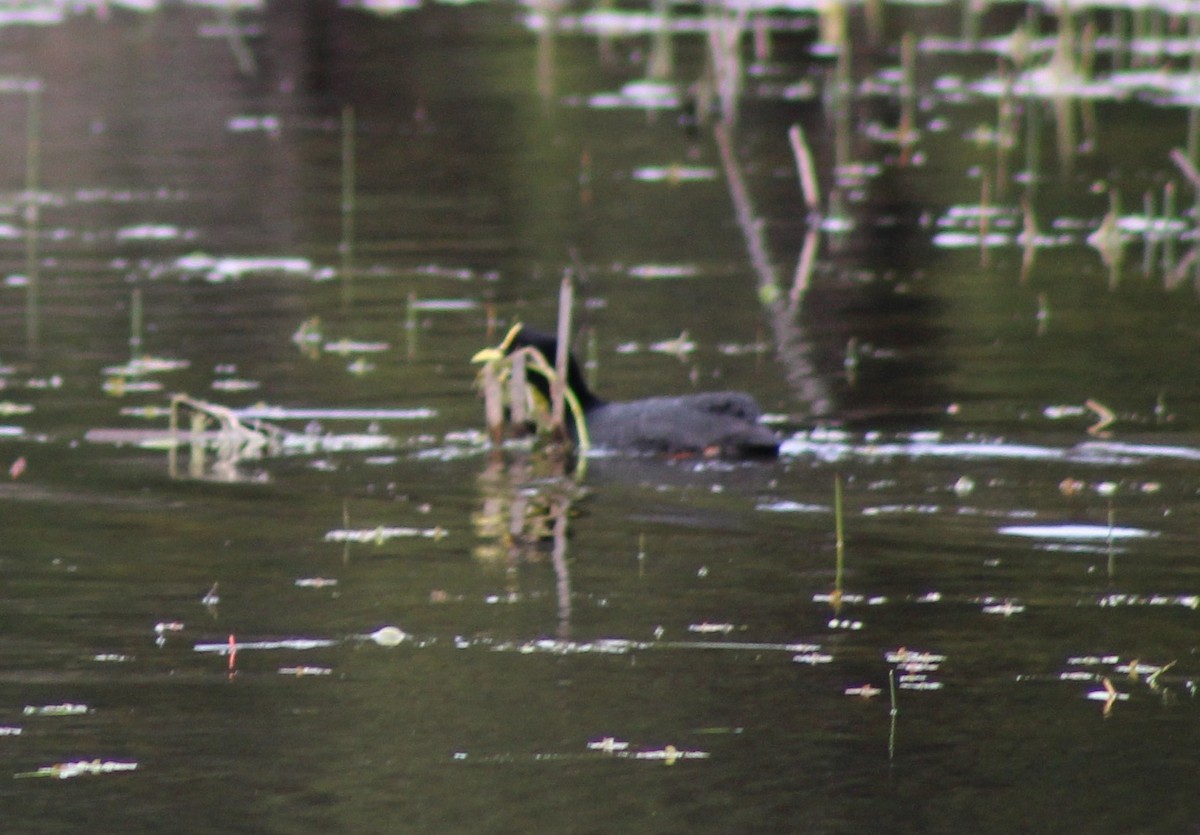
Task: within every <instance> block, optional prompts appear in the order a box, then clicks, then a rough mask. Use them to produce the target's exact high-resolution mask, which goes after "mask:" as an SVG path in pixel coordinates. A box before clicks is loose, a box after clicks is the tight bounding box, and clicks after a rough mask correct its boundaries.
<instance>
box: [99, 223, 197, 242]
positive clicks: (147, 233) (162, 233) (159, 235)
mask: <svg viewBox="0 0 1200 835" xmlns="http://www.w3.org/2000/svg"><path fill="white" fill-rule="evenodd" d="M195 236H196V233H195V232H187V233H185V232H183V231H182V230H180V228H179V227H178V226H171V225H170V224H165V223H143V224H141V225H138V226H126V227H124V228H123V229H118V230H117V240H118V241H174V240H178V239H179V238H194V237H195Z"/></svg>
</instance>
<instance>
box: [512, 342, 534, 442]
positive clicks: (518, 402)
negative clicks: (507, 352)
mask: <svg viewBox="0 0 1200 835" xmlns="http://www.w3.org/2000/svg"><path fill="white" fill-rule="evenodd" d="M528 396H529V395H528V389H527V387H526V374H525V352H524V351H516V352H514V353H513V354H512V376H511V377H509V380H508V403H509V423H510V424H511V425H512V428H513V429H514V430H515V431H516V432H518V433H520V432H522V431H523V430H524V428H525V421H526V419H527V418H526V415H525V405H526V402H527V399H528Z"/></svg>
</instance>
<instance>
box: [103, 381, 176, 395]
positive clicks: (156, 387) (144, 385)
mask: <svg viewBox="0 0 1200 835" xmlns="http://www.w3.org/2000/svg"><path fill="white" fill-rule="evenodd" d="M101 389H103V391H104V393H105V394H110V395H112V396H113V397H122V396H124V395H126V394H145V393H146V392H151V391H162V389H163V384H162V383H160V382H158V381H157V380H130V379H127V378H125V377H111V378H109V379H107V380H105V381H104V384H103V385H102V386H101Z"/></svg>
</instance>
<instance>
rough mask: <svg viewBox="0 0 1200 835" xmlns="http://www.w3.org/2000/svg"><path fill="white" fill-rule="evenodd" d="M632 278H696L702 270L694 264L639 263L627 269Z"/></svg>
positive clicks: (647, 279) (652, 279)
mask: <svg viewBox="0 0 1200 835" xmlns="http://www.w3.org/2000/svg"><path fill="white" fill-rule="evenodd" d="M625 272H626V274H627V275H628V276H629V277H630V278H640V279H642V280H644V281H655V280H658V279H663V278H695V277H696V276H697V275H699V273H700V271H699V269H698V268H697V267H696V266H695V265H694V264H639V265H638V266H635V267H630V268H629V269H628V270H626V271H625Z"/></svg>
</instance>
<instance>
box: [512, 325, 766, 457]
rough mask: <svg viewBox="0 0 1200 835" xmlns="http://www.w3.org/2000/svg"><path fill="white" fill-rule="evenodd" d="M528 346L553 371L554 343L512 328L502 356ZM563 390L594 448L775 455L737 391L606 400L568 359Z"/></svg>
mask: <svg viewBox="0 0 1200 835" xmlns="http://www.w3.org/2000/svg"><path fill="white" fill-rule="evenodd" d="M521 348H532V349H534V350H536V351H537V352H538V353H540V354H541V355H542V357H544V358H545V360H546V364H547V365H548V366H549V367H551V368H553V367H554V358H555V355H556V353H557V349H558V340H557V339H556V338H555V337H553V336H551V335H549V334H545V333H542V332H540V331H536V330H533V329H530V328H527V327H525V326H523V325H517V326H515V327H514V328H513V329H512V331H510V332H509V336H508V338H507V339H506V340H505V341H504V342H503V343H502V344H501V346H500V349H499V350H501V351H503V352H504V353H508V354H511V353H512V352H513V351H516V350H519V349H521ZM529 381H530V384H531V385H533V386H534V387H535V388H537V389H538V391H539V392H540V393H541V394H542V395H543V396H545V397H547V399H548V398H549V390H550V386H549V382H548V380H547V379H546V377H545V376H544V375H542V374H539V373H531V374H530V376H529ZM567 386H568V388H569V389H570V390H571V392H572V393H573V394H574V396H575V398H576V399H577V401H578V403H579V406H580V407H581V410H582V412H583V414H584V417H585V423H586V428H587V434H588V437H589V439H590V442H591V445H592V446H594V447H598V448H602V449H608V450H614V451H622V452H631V453H640V454H653V455H669V456H684V455H704V456H709V457H717V456H720V457H724V458H763V457H772V456H775V455H777V454H778V452H779V438H778V436H777V435H776V434H775V432H773V431H772V430H771V429H770V428H768V427H767V426H764V425H763V424H762V423H760V422H759V418H760V415H761V410H760V409H759V407H758V403H757V402H755V400H754V398H753V397H751V396H750V395H749V394H746V393H745V392H740V391H719V392H704V393H701V394H682V395H674V396H663V397H647V398H644V399H641V400H626V401H609V400H604V399H602V398H600V397H598V396H597V395H596V394H595V393H594V392H593V391H592V390H591V389H590V388H588V385H587V382H586V381H585V380H584V377H583V373H582V372H581V371H580V369H579V363H578V362H577V361H576V360H575V357H574V356H571V355H569V356H568V361H567Z"/></svg>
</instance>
